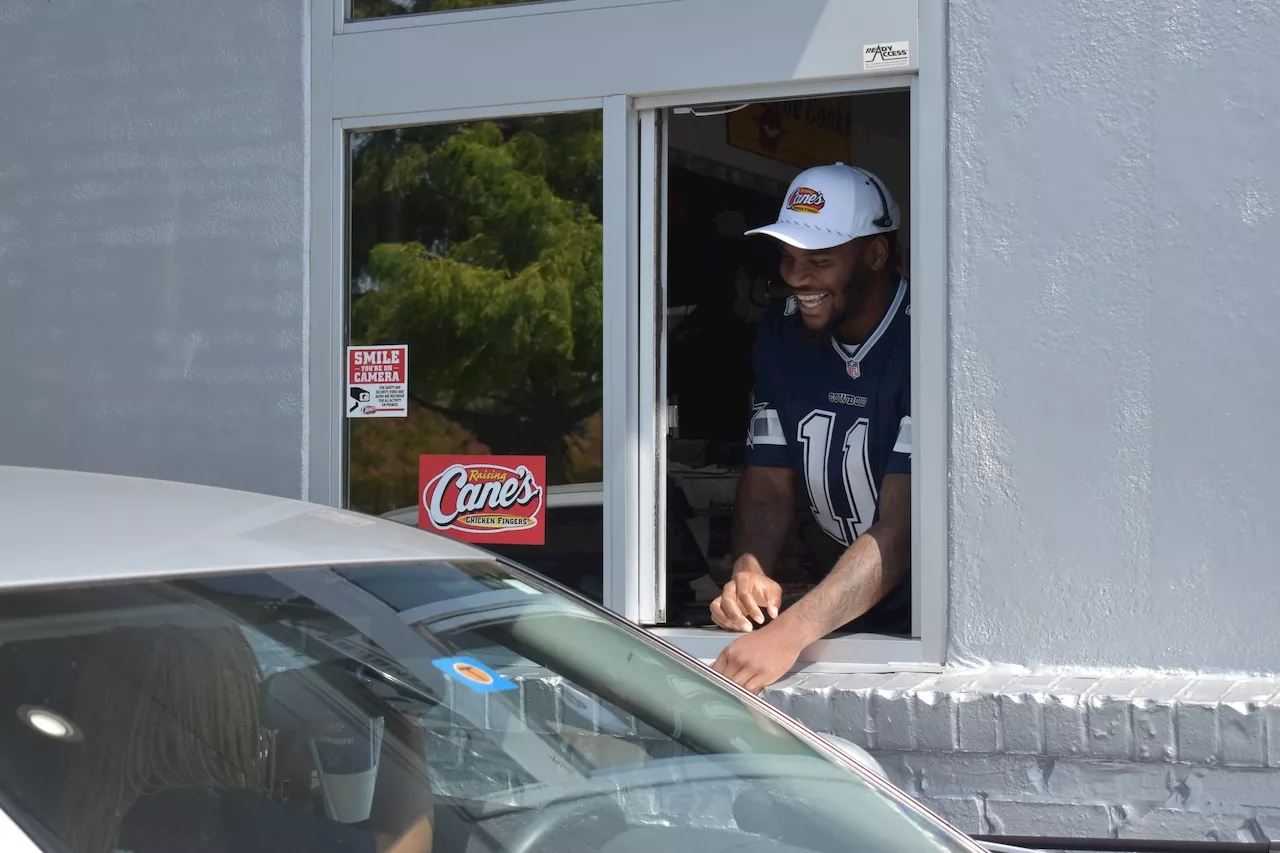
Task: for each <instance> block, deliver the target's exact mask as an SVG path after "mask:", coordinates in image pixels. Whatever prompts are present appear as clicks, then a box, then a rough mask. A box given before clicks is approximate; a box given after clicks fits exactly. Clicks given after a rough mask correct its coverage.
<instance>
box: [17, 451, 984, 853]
mask: <svg viewBox="0 0 1280 853" xmlns="http://www.w3.org/2000/svg"><path fill="white" fill-rule="evenodd" d="M0 496H2V497H0V499H2V500H3V512H0V541H3V543H4V550H5V556H4V559H3V562H2V563H0V565H2V568H0V692H2V693H3V700H0V704H3V705H4V706H7V707H5V708H4V710H3V711H2V712H0V738H2V741H0V742H3V744H4V749H3V750H2V751H0V753H2V756H3V757H2V759H0V764H2V767H0V807H2V810H0V849H2V850H4V851H6V853H25V851H36V850H43V851H66V852H67V853H115V851H129V853H169V851H173V853H215V851H216V853H256V851H273V853H291V851H310V853H322V851H344V853H356V851H368V853H374V851H391V852H392V853H410V851H412V853H426V851H437V853H455V851H456V853H464V851H465V853H532V851H537V850H547V851H577V850H582V851H588V850H590V851H603V852H604V853H626V851H649V850H654V851H663V853H682V851H696V853H712V851H719V850H733V851H741V853H747V851H754V852H755V853H768V851H777V852H778V853H784V851H799V850H808V851H844V850H855V851H859V853H908V851H912V852H913V853H914V851H921V853H923V851H929V853H938V851H954V853H961V851H964V853H981V850H982V848H980V847H978V846H977V845H976V844H975V843H974V842H973V841H972V840H971V839H969V838H967V837H965V836H964V835H963V834H961V833H959V832H957V831H955V830H954V829H951V828H950V827H948V826H946V825H945V824H943V823H942V822H941V821H940V820H939V819H938V818H936V817H935V816H933V815H932V814H930V813H928V812H927V811H925V810H924V809H923V808H922V807H921V806H920V805H919V804H918V803H916V802H914V801H913V800H911V799H910V798H909V797H908V796H907V795H905V794H904V793H902V792H901V791H899V790H898V789H896V788H894V787H893V786H892V785H891V784H890V783H889V782H887V781H886V780H885V779H884V778H883V777H882V776H881V774H879V773H878V772H876V768H875V767H874V765H873V763H872V762H871V760H870V758H869V757H868V756H866V755H865V753H861V752H860V751H858V750H856V748H851V745H846V746H845V747H844V748H836V747H834V746H832V744H831V743H830V742H829V741H827V740H825V739H823V738H820V737H819V736H817V735H815V734H813V733H812V732H810V731H808V730H807V729H805V728H804V727H802V726H800V725H799V724H797V723H796V722H794V721H792V720H790V719H789V718H787V717H785V716H784V715H782V714H781V713H779V712H778V711H776V710H775V709H773V708H772V707H770V706H769V705H767V704H766V703H764V702H762V701H760V700H759V699H757V698H756V697H754V696H751V695H749V694H747V693H746V692H744V691H742V690H740V689H738V688H737V687H736V686H735V685H733V684H731V683H730V682H728V681H726V680H725V679H723V678H721V677H720V676H718V675H716V674H715V673H713V672H712V671H711V670H710V669H709V668H707V667H705V666H703V665H702V664H700V663H698V662H697V661H694V660H692V659H691V658H688V657H687V656H685V655H684V654H682V653H681V652H679V651H677V650H676V649H674V648H672V647H670V646H668V645H667V644H665V643H663V642H661V641H660V640H658V639H656V638H655V637H653V636H651V635H650V634H649V633H647V632H645V631H643V630H641V629H639V628H636V627H635V626H632V625H630V624H628V623H626V622H624V621H623V620H620V619H618V618H617V617H615V616H614V615H612V614H610V613H609V612H607V611H605V610H604V609H602V608H600V607H598V606H596V605H594V604H593V603H591V602H589V601H587V600H585V599H583V598H581V597H579V596H577V595H575V594H573V593H571V592H569V591H567V590H565V589H563V588H560V587H558V586H556V585H554V584H552V583H550V582H548V581H546V580H545V579H543V578H540V577H539V576H537V575H535V574H533V573H531V572H529V571H527V570H525V569H523V568H521V567H520V566H518V565H515V564H513V563H511V562H509V561H506V560H504V559H503V558H500V557H497V556H495V555H493V554H491V553H488V552H486V551H483V550H481V549H478V548H473V547H470V546H467V545H464V544H461V543H458V542H454V541H452V540H448V539H444V538H441V537H438V536H434V535H432V534H429V533H427V532H424V531H421V530H417V529H413V528H409V527H406V526H405V525H403V524H398V523H395V522H392V521H386V520H382V519H376V518H372V517H369V516H365V515H360V514H356V513H352V512H346V511H339V510H334V509H330V508H326V507H321V506H317V505H314V504H308V503H303V502H299V501H292V500H284V499H280V498H274V497H268V496H263V495H255V494H249V493H244V492H236V491H228V490H223V489H214V488H208V487H202V486H193V485H186V484H178V483H168V482H158V481H151V480H141V479H132V478H124V477H111V476H103V475H93V474H82V473H72V472H64V471H48V470H35V469H25V468H3V467H0ZM68 507H75V512H74V514H73V515H72V516H71V521H70V523H68V517H67V514H66V510H67V508H68ZM851 755H852V756H853V757H851Z"/></svg>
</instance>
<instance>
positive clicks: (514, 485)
mask: <svg viewBox="0 0 1280 853" xmlns="http://www.w3.org/2000/svg"><path fill="white" fill-rule="evenodd" d="M546 472H547V459H546V457H545V456H453V455H432V456H422V457H420V459H419V467H418V526H419V527H421V528H422V529H424V530H430V531H432V532H434V533H440V534H442V535H444V536H450V537H452V538H454V539H460V540H462V541H463V542H479V543H488V544H507V545H543V544H546V526H545V525H544V523H543V519H544V516H545V507H546V486H545V483H546Z"/></svg>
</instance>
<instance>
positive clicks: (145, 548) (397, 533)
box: [0, 466, 490, 588]
mask: <svg viewBox="0 0 1280 853" xmlns="http://www.w3.org/2000/svg"><path fill="white" fill-rule="evenodd" d="M0 547H3V549H4V552H5V553H4V557H3V559H0V588H3V587H17V586H34V585H61V584H67V583H77V582H84V581H105V580H122V579H127V578H143V577H157V576H176V575H186V574H196V573H207V572H231V571H242V570H253V569H272V568H288V567H293V566H314V565H352V564H360V563H386V562H402V561H416V560H457V559H477V558H479V559H484V558H487V557H489V556H490V555H488V554H487V553H485V552H484V551H481V550H480V549H478V548H474V547H471V546H469V545H466V544H464V543H461V542H455V541H454V540H452V539H447V538H445V537H443V536H439V535H436V534H433V533H428V532H427V531H424V530H419V529H417V528H415V527H410V526H408V525H405V524H401V523H398V522H394V521H387V520H384V519H380V518H375V517H373V516H369V515H363V514H360V513H355V512H349V511H346V510H338V509H333V508H330V507H325V506H321V505H319V504H313V503H307V502H305V501H300V500H293V499H288V498H281V497H274V496H270V495H262V494H255V493H252V492H243V491H236V490H232V489H224V488H217V487H213V486H201V485H193V484H190V483H175V482H169V481H164V480H150V479H141V478H137V477H123V476H118V475H111V474H93V473H86V472H79V471H63V470H53V469H45V468H20V467H5V466H0Z"/></svg>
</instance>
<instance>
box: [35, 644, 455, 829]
mask: <svg viewBox="0 0 1280 853" xmlns="http://www.w3.org/2000/svg"><path fill="white" fill-rule="evenodd" d="M77 657H78V664H77V667H76V668H77V670H78V674H77V676H76V683H75V687H74V695H73V699H72V718H73V719H74V720H76V721H77V724H78V725H79V726H80V727H81V728H82V730H83V738H82V742H80V743H79V744H76V750H75V754H74V756H73V757H72V759H71V761H70V764H69V767H68V773H67V776H66V786H65V793H64V796H63V801H62V810H61V819H62V827H61V833H60V834H61V835H62V838H63V840H65V841H66V842H67V844H68V845H69V846H70V848H71V849H72V850H74V851H76V853H113V851H116V853H169V851H174V850H182V851H184V853H259V851H261V853H267V851H271V853H293V851H298V853H302V851H309V853H330V851H332V853H430V851H431V846H432V819H431V816H430V806H429V803H428V804H422V803H419V805H418V807H417V808H415V809H414V812H416V813H409V814H404V815H401V816H400V817H399V819H398V820H396V821H395V824H396V826H394V827H389V828H387V829H384V830H383V831H376V830H369V829H364V828H360V827H357V826H353V825H348V824H345V823H340V822H338V821H336V820H330V819H328V818H326V817H324V816H322V815H320V814H316V813H313V812H310V811H308V810H306V809H301V808H295V807H293V806H291V805H285V804H283V803H280V802H278V801H276V800H275V799H273V793H274V791H273V785H272V775H273V770H275V769H276V766H275V764H276V762H275V757H276V756H275V755H274V754H273V751H272V749H271V741H270V739H269V737H268V733H267V732H266V731H265V729H264V727H263V724H262V715H261V712H260V702H261V698H262V697H261V689H262V679H261V672H260V669H259V666H258V662H257V659H256V657H255V655H254V653H253V650H252V649H251V647H250V646H249V644H248V642H247V640H246V639H245V636H244V634H243V633H242V632H241V631H240V630H239V629H238V628H235V627H226V628H223V627H213V628H200V629H191V628H178V627H176V626H155V627H145V628H142V627H130V628H114V629H111V630H109V631H106V632H104V633H99V634H95V635H92V636H89V637H85V638H83V642H82V643H81V649H80V650H79V651H78V654H77ZM388 728H390V726H388ZM390 737H391V734H390V732H389V733H388V739H390ZM384 754H385V752H384ZM419 754H420V755H421V753H419ZM307 775H308V776H309V773H308V774H307ZM422 777H423V779H424V784H425V769H424V771H423V774H422ZM426 794H427V796H428V797H429V788H428V789H427V791H426Z"/></svg>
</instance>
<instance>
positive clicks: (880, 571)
mask: <svg viewBox="0 0 1280 853" xmlns="http://www.w3.org/2000/svg"><path fill="white" fill-rule="evenodd" d="M910 550H911V547H910V537H909V536H904V535H901V534H900V533H898V532H897V531H893V530H884V529H882V530H879V531H877V530H876V529H875V528H872V529H871V530H869V531H867V532H866V533H865V534H863V535H862V536H861V537H860V538H859V539H858V541H857V542H855V543H854V545H853V546H852V547H850V548H849V550H847V551H845V553H844V554H843V555H842V556H841V557H840V559H839V561H837V562H836V565H835V566H834V567H833V568H832V570H831V573H830V574H828V575H827V577H826V578H825V579H824V580H823V581H822V583H820V584H818V585H817V586H816V587H814V588H813V590H811V591H810V592H809V594H808V595H806V596H805V597H804V598H803V599H801V600H800V601H799V602H797V603H796V605H795V610H796V615H797V616H799V617H801V618H803V619H804V620H806V621H807V622H809V623H811V624H812V625H813V626H815V627H816V628H817V633H819V634H821V635H825V634H827V633H830V632H831V631H834V630H835V629H837V628H839V627H840V626H841V625H844V624H846V623H848V622H850V621H852V620H853V619H857V618H858V617H859V616H861V615H862V614H864V613H866V612H867V611H868V610H870V609H871V608H872V607H874V606H875V605H876V603H877V602H878V601H879V600H880V599H881V597H883V596H884V595H885V594H886V593H887V592H888V591H889V590H890V589H892V588H893V587H894V586H896V585H897V584H898V583H899V582H900V581H901V580H902V578H903V577H904V576H905V568H906V565H907V561H906V558H905V555H906V554H909V553H910Z"/></svg>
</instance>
